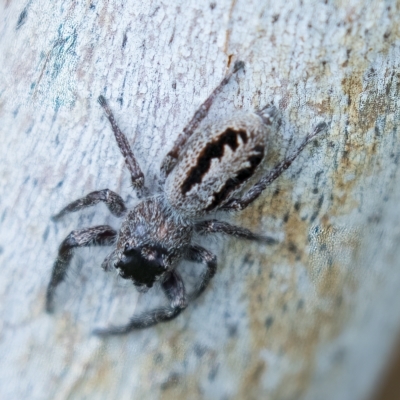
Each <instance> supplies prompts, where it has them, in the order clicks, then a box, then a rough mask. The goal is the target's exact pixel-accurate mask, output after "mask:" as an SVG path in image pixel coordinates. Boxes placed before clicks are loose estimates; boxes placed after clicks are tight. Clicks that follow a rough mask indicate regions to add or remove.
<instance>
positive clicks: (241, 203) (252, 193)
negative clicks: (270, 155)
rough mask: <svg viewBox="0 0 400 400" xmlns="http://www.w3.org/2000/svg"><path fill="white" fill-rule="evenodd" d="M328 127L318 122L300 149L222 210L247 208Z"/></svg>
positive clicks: (230, 201)
mask: <svg viewBox="0 0 400 400" xmlns="http://www.w3.org/2000/svg"><path fill="white" fill-rule="evenodd" d="M326 128H327V125H326V123H324V122H323V123H321V124H318V125H317V126H316V127H315V129H314V131H313V132H312V133H310V134H309V135H307V137H306V138H305V139H304V141H303V143H302V144H301V145H300V146H299V147H298V149H297V150H296V151H295V152H294V153H293V154H292V155H291V156H289V157H287V158H285V159H284V160H283V161H281V162H280V163H279V164H277V165H276V166H275V167H274V168H273V169H272V171H271V172H269V174H268V175H266V176H264V177H263V178H261V179H260V180H259V181H258V182H257V183H256V184H255V185H254V186H253V187H252V188H251V189H250V190H249V191H248V192H247V193H246V194H245V195H244V196H243V197H242V198H241V199H235V198H234V199H231V200H229V201H228V202H227V203H226V204H225V205H224V206H222V207H221V208H220V210H224V211H240V210H243V209H245V208H246V207H247V206H248V205H249V204H251V203H252V202H253V201H254V200H255V199H257V197H258V196H259V195H260V194H261V193H262V191H263V190H264V189H265V188H266V187H267V186H269V185H270V184H271V183H272V182H273V181H274V180H275V179H277V178H278V177H279V176H280V175H281V174H282V173H283V172H284V171H286V170H287V169H288V168H289V167H290V165H291V164H292V162H293V161H294V160H295V159H296V158H297V156H298V155H299V154H300V153H301V152H302V151H303V150H304V148H305V147H306V146H307V144H308V143H310V142H311V141H312V140H313V139H314V138H315V136H316V135H318V134H319V133H320V132H322V131H324V130H325V129H326Z"/></svg>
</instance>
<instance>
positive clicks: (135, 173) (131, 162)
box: [98, 96, 145, 197]
mask: <svg viewBox="0 0 400 400" xmlns="http://www.w3.org/2000/svg"><path fill="white" fill-rule="evenodd" d="M98 102H99V104H100V105H101V106H102V107H103V109H104V111H105V113H106V115H107V117H108V119H109V121H110V123H111V127H112V130H113V132H114V135H115V139H116V140H117V144H118V147H119V149H120V150H121V153H122V155H123V157H124V159H125V163H126V166H127V167H128V170H129V172H130V174H131V181H132V186H133V187H134V188H135V190H136V192H137V194H138V196H139V197H141V196H142V195H143V194H144V193H143V192H144V191H145V187H144V175H143V172H142V170H141V169H140V166H139V164H138V162H137V161H136V158H135V156H134V155H133V153H132V150H131V147H130V146H129V143H128V140H127V138H126V136H125V135H124V134H123V133H122V131H121V130H120V129H119V127H118V125H117V122H116V121H115V117H114V114H113V112H112V111H111V109H110V107H109V106H108V104H107V101H106V99H105V98H104V97H103V96H99V98H98Z"/></svg>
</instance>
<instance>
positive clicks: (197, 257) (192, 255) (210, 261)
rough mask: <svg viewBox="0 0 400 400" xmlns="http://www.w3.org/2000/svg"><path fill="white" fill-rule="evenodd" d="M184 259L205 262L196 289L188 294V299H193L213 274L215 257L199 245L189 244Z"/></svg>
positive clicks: (215, 269) (215, 264)
mask: <svg viewBox="0 0 400 400" xmlns="http://www.w3.org/2000/svg"><path fill="white" fill-rule="evenodd" d="M186 259H187V260H190V261H194V262H198V263H202V264H205V265H206V267H207V269H206V271H205V272H204V273H203V275H202V277H201V281H200V283H199V284H198V286H197V287H196V289H195V290H194V291H193V292H192V293H191V294H190V295H189V301H190V300H194V299H196V298H197V297H199V296H200V295H201V294H202V293H203V292H204V290H205V289H206V287H207V286H208V284H209V283H210V280H211V279H212V277H213V276H214V275H215V273H216V271H217V257H216V256H215V255H214V254H212V253H211V252H209V251H208V250H206V249H204V248H203V247H200V246H190V247H189V250H188V252H187V254H186Z"/></svg>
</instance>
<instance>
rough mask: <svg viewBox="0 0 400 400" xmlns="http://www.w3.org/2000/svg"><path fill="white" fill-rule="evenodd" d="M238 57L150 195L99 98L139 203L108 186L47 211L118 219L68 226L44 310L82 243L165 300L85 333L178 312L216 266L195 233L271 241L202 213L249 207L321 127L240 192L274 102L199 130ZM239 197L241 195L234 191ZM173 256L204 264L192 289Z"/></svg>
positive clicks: (148, 322)
mask: <svg viewBox="0 0 400 400" xmlns="http://www.w3.org/2000/svg"><path fill="white" fill-rule="evenodd" d="M243 67H244V63H243V62H242V61H237V62H236V63H235V64H234V66H233V68H232V69H231V70H230V71H229V72H228V73H227V74H226V76H225V77H224V79H223V80H222V81H221V83H220V84H219V85H218V86H217V87H216V88H215V89H214V91H213V92H212V93H211V95H210V96H209V97H208V98H207V100H205V102H204V103H203V104H202V105H201V106H200V108H199V109H198V110H197V111H196V113H195V114H194V116H193V117H192V119H191V121H190V122H189V124H188V125H187V126H186V127H185V128H184V129H183V133H181V134H180V136H179V137H178V139H177V140H176V142H175V144H174V146H173V148H172V150H171V151H169V153H168V154H167V155H166V157H165V159H164V160H163V162H162V165H161V171H160V188H161V190H159V191H156V192H155V193H150V190H149V189H148V188H146V187H145V184H144V175H143V173H142V171H141V169H140V166H139V164H138V162H137V160H136V158H135V156H134V154H133V153H132V150H131V148H130V146H129V143H128V140H127V138H126V136H125V135H124V134H123V133H122V132H121V130H120V129H119V127H118V125H117V123H116V121H115V118H114V115H113V113H112V111H111V109H110V108H109V106H108V104H107V102H106V100H105V98H104V97H103V96H100V97H99V98H98V102H99V103H100V105H101V106H102V107H103V109H104V111H105V114H106V116H107V117H108V119H109V121H110V123H111V127H112V130H113V132H114V135H115V138H116V141H117V144H118V146H119V149H120V151H121V153H122V155H123V157H124V159H125V163H126V166H127V167H128V170H129V172H130V175H131V181H132V185H133V188H134V190H135V191H136V193H137V195H138V198H139V199H140V202H139V203H138V204H137V205H136V206H135V207H134V208H132V209H127V207H126V206H125V204H124V201H123V199H122V198H121V197H120V196H119V195H118V194H116V193H114V192H113V191H111V190H109V189H103V190H100V191H95V192H92V193H89V194H88V195H87V196H85V197H83V198H81V199H78V200H76V201H74V202H72V203H70V204H69V205H67V206H66V207H65V208H64V209H62V210H61V211H60V212H59V213H58V214H57V215H55V216H54V217H53V220H58V219H60V218H61V217H63V216H64V215H65V214H67V213H70V212H75V211H78V210H81V209H83V208H86V207H90V206H93V205H95V204H97V203H99V202H103V203H105V204H106V206H107V207H108V209H109V210H110V212H111V213H112V214H113V215H115V216H117V217H123V218H124V220H123V222H122V226H121V229H120V230H119V232H117V231H116V230H114V229H113V228H112V227H111V226H108V225H99V226H94V227H90V228H85V229H79V230H74V231H72V232H71V233H70V234H69V235H68V236H67V237H66V238H65V239H64V241H63V242H62V243H61V245H60V247H59V250H58V256H57V258H56V260H55V262H54V265H53V269H52V275H51V279H50V282H49V284H48V287H47V293H46V310H47V311H48V312H52V311H53V308H54V295H55V289H56V287H57V286H58V285H59V284H60V283H61V282H62V281H63V280H64V278H65V275H66V272H67V269H68V267H69V264H70V261H71V259H72V257H73V253H74V250H75V248H77V247H84V246H95V245H97V246H114V248H113V250H112V252H111V253H110V254H109V255H108V256H107V257H106V259H105V260H104V262H103V264H102V267H103V269H104V270H110V269H113V268H116V269H117V271H118V273H119V275H120V276H121V277H122V278H124V279H130V280H132V282H133V284H134V285H135V286H136V288H137V289H138V290H139V291H140V292H144V291H147V290H148V289H149V288H151V287H152V286H153V284H154V283H155V282H159V283H160V284H161V288H162V289H163V292H164V293H165V295H166V297H167V298H168V300H169V303H170V305H169V306H167V307H162V308H159V309H155V310H151V311H147V312H144V313H143V314H141V315H138V316H133V317H132V319H131V320H130V321H129V323H127V324H126V325H124V326H111V327H108V328H104V329H97V330H95V331H94V333H95V334H97V335H103V336H105V335H111V334H124V333H127V332H129V331H131V330H134V329H142V328H147V327H149V326H152V325H155V324H157V323H159V322H165V321H169V320H172V319H173V318H175V317H177V316H178V315H179V314H180V313H181V312H182V310H184V309H185V308H186V307H187V305H188V303H189V302H190V301H191V300H193V299H195V298H197V297H198V296H199V295H200V294H201V293H203V292H204V290H205V289H206V287H207V286H208V284H209V282H210V280H211V279H212V277H213V276H214V274H215V273H216V270H217V259H216V257H215V256H214V255H213V254H212V253H211V252H209V251H208V250H206V249H205V248H203V247H200V246H198V245H196V244H193V243H192V239H193V235H194V233H198V234H200V235H210V234H214V233H222V234H226V235H231V236H234V237H237V238H240V239H247V240H253V241H260V242H264V243H273V242H274V240H273V239H271V238H268V237H265V236H261V235H258V234H255V233H253V232H251V231H250V230H248V229H245V228H242V227H239V226H235V225H231V224H229V223H227V222H223V221H218V220H216V219H206V216H207V214H209V213H211V212H215V211H240V210H243V209H244V208H246V207H247V206H248V205H249V204H251V203H252V202H253V201H254V200H255V199H256V198H257V197H258V196H259V195H260V194H261V192H262V191H263V190H264V189H265V188H266V187H267V186H268V185H269V184H271V182H273V181H274V180H275V179H276V178H278V177H279V176H280V175H281V174H282V172H284V171H285V170H286V169H287V168H288V167H289V166H290V165H291V164H292V162H293V161H294V160H295V159H296V157H297V156H298V155H299V154H300V152H301V151H302V150H303V149H304V148H305V146H306V145H307V144H308V143H309V142H310V141H311V140H313V139H314V138H315V136H316V135H317V134H318V133H320V132H321V131H323V130H325V128H326V124H325V123H320V124H319V125H317V126H316V127H315V128H314V130H313V131H312V132H311V133H309V134H308V135H307V137H306V138H305V139H304V141H303V142H302V144H301V145H300V146H299V147H298V148H297V149H296V150H295V151H294V152H293V154H291V155H290V156H288V157H286V158H285V159H284V160H283V161H281V162H280V163H278V164H277V165H276V166H275V167H274V168H273V169H272V170H271V171H270V172H268V173H267V174H266V175H265V176H263V177H262V178H261V179H260V180H258V182H256V183H255V184H254V185H253V186H252V187H251V188H250V190H248V191H247V192H246V193H244V194H242V193H243V189H244V186H245V185H246V183H248V182H249V179H251V178H252V177H253V175H255V173H256V172H257V171H258V170H259V167H260V166H261V164H262V162H263V161H264V159H265V154H266V149H267V145H268V140H269V133H270V132H271V129H272V127H271V125H272V123H273V119H274V117H275V115H276V113H277V110H276V108H275V107H273V106H267V107H264V108H263V109H261V110H258V111H254V112H247V113H244V112H237V113H236V114H235V115H233V116H232V117H231V118H229V119H222V120H220V121H218V122H217V123H214V124H212V125H210V126H208V127H204V128H202V129H201V130H200V129H198V128H199V125H200V122H201V121H202V120H203V119H204V118H205V117H206V115H207V113H208V111H209V109H210V107H211V105H212V103H213V101H214V99H215V98H216V96H217V95H218V94H219V93H220V92H221V91H222V89H223V87H224V86H226V85H227V83H228V82H229V81H230V79H231V78H232V76H233V75H234V74H236V73H237V72H238V71H239V70H241V69H243ZM240 194H242V195H240ZM182 260H190V261H194V262H196V263H201V264H204V266H205V269H204V272H203V274H202V276H201V278H200V280H199V282H198V284H197V286H196V287H195V289H194V290H193V292H192V293H190V294H186V291H185V285H184V282H183V280H182V278H181V276H180V274H179V273H178V271H177V269H176V267H177V266H178V264H179V263H180V262H181V261H182Z"/></svg>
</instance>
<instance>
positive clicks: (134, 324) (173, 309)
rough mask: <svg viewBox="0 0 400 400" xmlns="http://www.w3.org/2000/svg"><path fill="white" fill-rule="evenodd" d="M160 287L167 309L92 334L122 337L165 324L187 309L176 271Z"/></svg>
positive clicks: (159, 309) (139, 316) (181, 285)
mask: <svg viewBox="0 0 400 400" xmlns="http://www.w3.org/2000/svg"><path fill="white" fill-rule="evenodd" d="M161 287H162V289H163V291H164V293H165V295H166V296H167V298H168V300H169V301H170V303H171V305H170V306H169V307H163V308H158V309H156V310H152V311H147V312H144V313H143V314H140V315H138V316H137V317H133V318H132V319H131V320H130V322H129V323H128V324H126V325H123V326H111V327H110V328H105V329H96V330H94V331H93V333H94V334H95V335H98V336H108V335H123V334H125V333H128V332H130V331H132V330H135V329H144V328H147V327H149V326H152V325H156V324H158V323H159V322H166V321H170V320H171V319H174V318H176V317H177V316H178V315H179V314H180V313H181V312H182V310H184V309H185V308H186V307H187V300H186V293H185V286H184V284H183V281H182V278H181V277H180V275H179V274H178V273H177V272H176V271H172V272H171V273H170V274H169V276H168V277H167V279H165V280H164V282H163V283H162V284H161Z"/></svg>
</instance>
